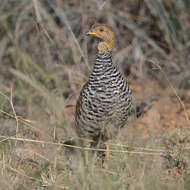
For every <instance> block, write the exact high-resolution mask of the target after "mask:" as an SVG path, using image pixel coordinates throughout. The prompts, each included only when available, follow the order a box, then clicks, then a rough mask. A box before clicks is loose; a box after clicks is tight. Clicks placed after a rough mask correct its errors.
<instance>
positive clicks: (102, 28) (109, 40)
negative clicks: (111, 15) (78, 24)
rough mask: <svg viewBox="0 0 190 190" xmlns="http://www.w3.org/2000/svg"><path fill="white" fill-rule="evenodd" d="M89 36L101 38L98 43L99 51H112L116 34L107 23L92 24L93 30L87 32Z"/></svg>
mask: <svg viewBox="0 0 190 190" xmlns="http://www.w3.org/2000/svg"><path fill="white" fill-rule="evenodd" d="M86 34H87V35H88V36H95V37H97V38H99V39H101V42H100V43H99V44H98V51H99V52H101V53H102V52H107V51H112V50H113V48H114V43H115V36H114V32H113V31H112V29H111V28H110V27H109V26H108V25H105V24H95V25H93V26H92V28H91V30H90V31H89V32H87V33H86Z"/></svg>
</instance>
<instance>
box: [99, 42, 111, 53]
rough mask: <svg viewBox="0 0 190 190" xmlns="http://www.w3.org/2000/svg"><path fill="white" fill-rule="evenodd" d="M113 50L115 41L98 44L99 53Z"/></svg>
mask: <svg viewBox="0 0 190 190" xmlns="http://www.w3.org/2000/svg"><path fill="white" fill-rule="evenodd" d="M113 48H114V41H108V42H99V44H98V52H100V53H104V52H107V51H112V50H113Z"/></svg>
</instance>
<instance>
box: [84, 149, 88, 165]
mask: <svg viewBox="0 0 190 190" xmlns="http://www.w3.org/2000/svg"><path fill="white" fill-rule="evenodd" d="M84 161H85V166H88V150H86V149H85V150H84Z"/></svg>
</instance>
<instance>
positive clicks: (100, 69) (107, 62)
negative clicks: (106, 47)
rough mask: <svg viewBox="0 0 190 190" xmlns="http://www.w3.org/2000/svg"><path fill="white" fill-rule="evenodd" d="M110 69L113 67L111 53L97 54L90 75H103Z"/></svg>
mask: <svg viewBox="0 0 190 190" xmlns="http://www.w3.org/2000/svg"><path fill="white" fill-rule="evenodd" d="M111 67H113V63H112V52H111V51H107V52H105V53H100V52H98V53H97V54H96V61H95V64H94V67H93V71H92V73H93V74H98V75H101V74H102V75H103V74H104V73H105V72H106V71H107V70H109V69H110V68H111Z"/></svg>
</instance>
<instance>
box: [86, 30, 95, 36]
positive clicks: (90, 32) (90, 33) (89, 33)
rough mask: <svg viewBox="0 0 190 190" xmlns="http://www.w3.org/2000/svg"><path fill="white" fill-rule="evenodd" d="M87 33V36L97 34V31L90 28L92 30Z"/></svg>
mask: <svg viewBox="0 0 190 190" xmlns="http://www.w3.org/2000/svg"><path fill="white" fill-rule="evenodd" d="M86 35H87V36H96V33H95V32H93V31H91V30H90V31H88V32H87V33H86Z"/></svg>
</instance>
